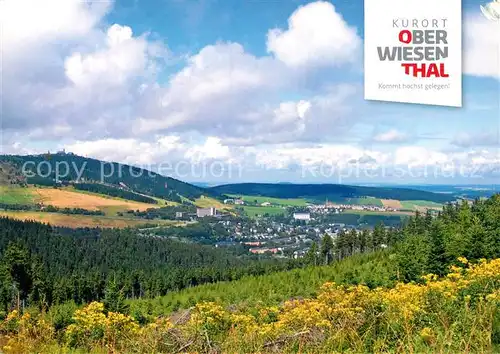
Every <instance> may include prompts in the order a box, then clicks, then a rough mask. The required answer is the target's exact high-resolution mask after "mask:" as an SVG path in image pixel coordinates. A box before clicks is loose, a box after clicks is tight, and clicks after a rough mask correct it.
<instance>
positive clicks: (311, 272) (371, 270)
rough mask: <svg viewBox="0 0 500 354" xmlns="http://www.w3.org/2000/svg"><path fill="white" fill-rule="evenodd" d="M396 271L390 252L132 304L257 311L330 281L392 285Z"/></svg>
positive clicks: (164, 310)
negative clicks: (214, 305)
mask: <svg viewBox="0 0 500 354" xmlns="http://www.w3.org/2000/svg"><path fill="white" fill-rule="evenodd" d="M395 274H396V269H395V267H394V262H392V261H391V256H390V254H389V251H381V252H377V253H372V254H366V255H357V256H354V257H351V258H349V259H345V260H342V261H340V262H337V263H335V264H334V265H331V266H321V267H308V268H303V269H295V270H291V271H286V272H278V273H274V274H269V275H264V276H249V277H244V278H242V279H240V280H237V281H232V282H219V283H215V284H206V285H201V286H195V287H192V288H188V289H184V290H181V291H178V292H172V293H170V294H168V295H166V296H163V297H159V298H156V299H150V300H131V301H129V303H130V305H131V313H133V312H134V311H139V312H144V311H147V312H150V314H154V315H165V314H169V313H170V312H172V311H175V310H177V309H179V308H188V307H190V306H193V305H194V304H196V303H197V302H200V301H217V302H219V303H221V304H224V305H237V306H239V307H247V306H248V307H254V306H256V305H258V304H264V305H277V304H279V303H281V302H282V301H284V300H287V299H290V298H293V297H309V296H314V295H316V292H317V291H318V289H319V287H320V286H321V285H322V284H323V283H325V282H327V281H335V282H336V283H365V284H367V285H369V286H372V287H373V286H382V285H390V284H392V283H393V282H394V281H395Z"/></svg>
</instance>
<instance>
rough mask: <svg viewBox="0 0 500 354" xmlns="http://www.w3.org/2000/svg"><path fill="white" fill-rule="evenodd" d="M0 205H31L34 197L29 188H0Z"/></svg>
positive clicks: (34, 200) (33, 202)
mask: <svg viewBox="0 0 500 354" xmlns="http://www.w3.org/2000/svg"><path fill="white" fill-rule="evenodd" d="M0 203H3V204H24V205H31V204H35V203H36V197H35V196H34V195H33V193H32V190H30V189H29V188H23V187H10V186H0Z"/></svg>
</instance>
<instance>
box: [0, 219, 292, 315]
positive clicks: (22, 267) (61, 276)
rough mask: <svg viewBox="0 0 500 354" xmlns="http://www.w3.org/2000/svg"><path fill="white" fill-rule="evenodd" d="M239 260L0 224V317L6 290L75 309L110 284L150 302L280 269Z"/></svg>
mask: <svg viewBox="0 0 500 354" xmlns="http://www.w3.org/2000/svg"><path fill="white" fill-rule="evenodd" d="M144 232H146V231H144ZM239 253H241V252H237V250H236V249H235V250H233V251H232V252H230V251H228V250H227V249H224V250H222V249H217V248H213V247H210V246H204V245H199V244H195V243H185V242H180V241H174V240H171V239H167V238H161V237H156V236H153V235H141V234H140V233H138V232H137V230H133V229H124V230H118V229H110V230H104V229H97V228H95V229H88V228H85V229H83V228H82V229H67V228H53V227H51V226H49V225H45V224H41V223H37V222H31V221H17V220H12V219H8V218H0V311H2V310H3V309H5V308H6V307H7V306H8V305H9V304H11V301H12V297H11V296H12V289H13V287H15V288H16V289H17V290H18V291H19V296H20V298H21V300H25V302H26V304H28V303H30V304H43V305H52V304H56V303H61V302H64V301H68V300H74V301H76V302H78V303H82V302H89V301H92V300H98V299H101V298H103V296H104V294H105V290H106V288H107V287H109V286H110V284H117V285H118V286H119V287H120V289H122V292H123V295H124V296H125V297H129V298H136V297H144V296H145V297H155V296H158V295H164V294H166V293H167V292H170V291H172V290H177V289H182V288H185V287H189V286H194V285H198V284H203V283H207V282H216V281H221V280H232V279H238V278H240V277H242V276H243V275H250V274H253V275H258V274H264V273H267V272H271V271H276V270H280V269H285V268H286V267H287V262H284V261H280V260H276V259H263V260H260V261H258V262H257V261H256V256H251V255H246V253H245V254H244V255H239Z"/></svg>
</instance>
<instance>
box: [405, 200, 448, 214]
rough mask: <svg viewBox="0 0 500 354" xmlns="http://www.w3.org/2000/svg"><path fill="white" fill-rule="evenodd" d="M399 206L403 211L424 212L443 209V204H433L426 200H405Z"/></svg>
mask: <svg viewBox="0 0 500 354" xmlns="http://www.w3.org/2000/svg"><path fill="white" fill-rule="evenodd" d="M401 205H402V208H403V209H405V210H419V211H425V210H426V209H439V210H441V209H442V208H443V204H439V203H434V202H430V201H427V200H405V201H402V202H401Z"/></svg>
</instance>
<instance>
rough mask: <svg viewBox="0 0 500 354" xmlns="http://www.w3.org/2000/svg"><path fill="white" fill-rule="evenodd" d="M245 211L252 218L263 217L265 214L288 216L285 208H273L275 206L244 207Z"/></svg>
mask: <svg viewBox="0 0 500 354" xmlns="http://www.w3.org/2000/svg"><path fill="white" fill-rule="evenodd" d="M243 210H244V211H245V213H246V214H247V215H248V216H249V217H251V218H255V217H258V216H263V215H265V214H269V215H279V214H286V210H285V209H284V208H280V207H273V206H268V207H257V206H243Z"/></svg>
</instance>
